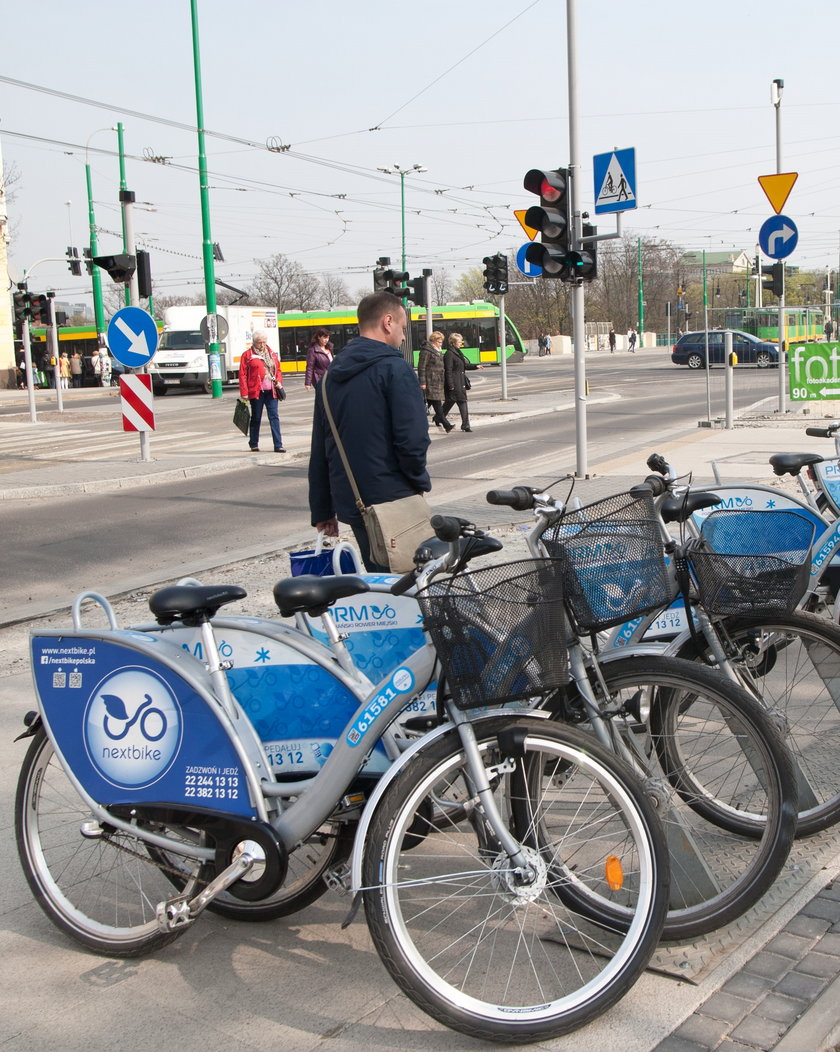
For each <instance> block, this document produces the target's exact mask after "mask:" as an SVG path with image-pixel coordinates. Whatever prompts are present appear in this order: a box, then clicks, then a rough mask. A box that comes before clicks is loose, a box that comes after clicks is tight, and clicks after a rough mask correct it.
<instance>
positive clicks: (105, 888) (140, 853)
mask: <svg viewBox="0 0 840 1052" xmlns="http://www.w3.org/2000/svg"><path fill="white" fill-rule="evenodd" d="M84 823H87V824H88V827H89V828H90V829H91V835H88V836H86V835H82V832H81V830H82V828H83V824H84ZM15 836H16V840H17V848H18V854H19V856H20V861H21V865H22V867H23V872H24V874H25V876H26V880H27V882H28V883H29V887H30V888H31V889H32V893H33V895H34V896H35V899H36V901H37V902H38V905H39V906H40V907H41V909H42V910H43V911H44V913H45V914H46V915H47V916H48V917H49V919H50V920H51V921H52V922H53V923H54V924H55V925H56V926H57V927H58V928H60V929H61V930H62V931H64V932H66V933H67V934H68V935H70V936H71V937H72V938H73V939H75V940H76V941H77V942H80V943H81V944H82V945H83V946H85V947H86V948H87V949H89V950H92V951H93V952H94V953H100V954H104V955H106V956H108V957H138V956H140V955H141V954H145V953H149V952H151V951H153V950H158V949H160V948H161V947H163V946H166V945H167V944H168V943H170V942H172V941H173V940H174V939H176V938H177V937H178V936H179V935H180V934H181V932H182V931H184V930H185V929H183V928H181V929H175V930H173V931H163V930H161V928H160V927H159V925H158V922H157V918H156V915H155V907H156V905H157V904H158V903H159V902H162V901H164V900H166V899H169V898H171V894H172V889H171V885H170V883H169V881H168V880H167V878H166V876H165V875H164V873H163V872H162V871H161V870H160V869H159V868H158V867H157V866H156V865H155V864H154V863H153V862H152V861H151V859H149V858H148V857H147V855H146V845H145V842H144V841H143V840H142V839H140V838H139V837H134V836H131V835H130V834H125V833H123V832H121V831H118V830H114V829H111V830H104V829H103V828H102V827H101V826H98V825H96V826H95V829H94V823H93V822H92V816H91V813H90V810H89V808H88V806H87V805H86V804H85V802H84V800H83V799H82V798H81V797H80V796H79V794H78V792H77V791H76V789H75V787H74V786H73V785H72V783H71V782H70V779H69V778H68V777H67V775H66V774H65V772H64V769H63V768H62V766H61V764H60V762H59V761H58V758H57V756H56V754H55V751H54V749H53V746H52V742H51V741H50V740H49V738H48V737H47V735H46V734H45V732H44V731H43V729H42V730H39V731H38V732H37V734H36V735H35V736H34V738H33V740H32V743H31V744H30V746H29V749H28V751H27V753H26V756H25V757H24V761H23V766H22V767H21V771H20V777H19V779H18V788H17V796H16V799H15ZM198 868H199V865H198V863H196V870H195V872H196V874H197V872H198Z"/></svg>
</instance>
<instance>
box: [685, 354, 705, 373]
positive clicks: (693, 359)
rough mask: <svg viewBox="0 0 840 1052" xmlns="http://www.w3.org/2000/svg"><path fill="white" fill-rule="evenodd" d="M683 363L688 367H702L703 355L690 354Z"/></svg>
mask: <svg viewBox="0 0 840 1052" xmlns="http://www.w3.org/2000/svg"><path fill="white" fill-rule="evenodd" d="M685 364H686V365H687V366H688V367H689V369H702V368H703V356H702V355H700V354H690V355H689V356H688V358H687V360H686V363H685Z"/></svg>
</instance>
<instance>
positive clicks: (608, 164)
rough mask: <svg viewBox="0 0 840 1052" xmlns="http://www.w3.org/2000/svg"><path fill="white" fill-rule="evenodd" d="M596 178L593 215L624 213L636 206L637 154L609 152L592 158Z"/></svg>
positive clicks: (631, 152) (627, 151)
mask: <svg viewBox="0 0 840 1052" xmlns="http://www.w3.org/2000/svg"><path fill="white" fill-rule="evenodd" d="M592 169H593V173H594V176H595V212H596V213H597V214H599V215H600V214H601V213H603V212H626V211H628V210H629V209H631V208H636V207H637V201H636V151H635V149H634V148H633V147H630V148H629V149H626V150H612V151H611V152H610V153H597V154H595V156H594V157H593V158H592Z"/></svg>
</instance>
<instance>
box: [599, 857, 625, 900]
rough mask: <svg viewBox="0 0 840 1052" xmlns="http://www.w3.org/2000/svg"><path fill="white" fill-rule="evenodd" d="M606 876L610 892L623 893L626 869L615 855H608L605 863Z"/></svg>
mask: <svg viewBox="0 0 840 1052" xmlns="http://www.w3.org/2000/svg"><path fill="white" fill-rule="evenodd" d="M604 876H605V877H606V878H607V885H608V887H609V889H610V891H621V889H622V888H623V887H624V869H623V867H622V865H621V861H620V860H619V859H618V858H616V856H615V855H607V860H606V862H605V863H604Z"/></svg>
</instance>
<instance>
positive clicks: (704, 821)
mask: <svg viewBox="0 0 840 1052" xmlns="http://www.w3.org/2000/svg"><path fill="white" fill-rule="evenodd" d="M601 671H602V674H603V677H604V681H605V683H606V685H607V689H608V691H609V697H608V698H607V699H605V709H608V710H611V711H616V710H620V709H621V708H622V706H623V705H624V703H625V702H627V701H628V700H630V699H635V701H636V702H638V700H639V696H640V692H642V694H643V695H644V696H645V697H646V698H647V700H648V701H649V703H650V718H649V721H648V723H647V724H646V725H641V724H639V725H636V727H635V728H634V729H632V730H630V732H629V733H630V734H631V735H633V736H634V742H635V743H641V744H637V747H636V758H637V762H638V763H639V766H640V773H641V774H642V775H643V777H645V779H646V782H647V785H648V787H649V790H650V791H651V793H652V795H653V796H654V797H655V798H656V799H657V801H658V803H659V805H660V818H661V819H662V823H663V827H664V829H665V833H666V838H667V840H668V843H669V850H670V872H671V892H670V904H669V910H668V916H667V918H666V920H665V926H664V929H663V938H664V939H667V940H674V941H686V940H691V939H696V938H699V937H700V936H702V935H706V934H708V933H709V932H711V931H714V930H715V929H716V928H719V927H721V926H722V925H724V924H728V923H730V922H731V921H733V920H735V919H736V918H737V917H739V916H741V914H742V913H744V912H745V911H746V910H747V909H749V908H750V907H751V906H753V905H755V903H756V902H757V901H758V900H759V899H760V898H761V896H762V895H763V894H764V893H765V891H767V889H768V888H769V887H770V885H771V884H772V883H773V881H774V880H775V878H776V877H777V876H778V874H779V872H780V871H781V869H782V867H783V866H784V863H785V860H786V859H787V856H788V853H789V851H790V847H791V844H792V842H793V837H794V833H795V829H796V782H795V778H794V774H793V766H792V763H791V759H790V755H789V753H788V752H787V750H786V748H785V746H784V743H783V741H782V738H781V735H780V733H779V731H778V729H777V728H776V726H775V725H774V724H773V723H772V721H771V720H770V718H769V717H768V715H767V713H766V712H765V711H764V710H763V709H762V707H761V706H760V705H759V704H758V702H757V701H756V700H755V699H754V698H752V697H751V696H750V695H749V694H748V693H747V692H746V691H745V690H744V689H743V688H741V687H738V686H737V685H735V684H733V683H732V682H731V681H729V680H727V679H725V678H724V677H723V676H721V674H720V673H719V672H717V671H716V670H714V669H709V668H702V667H700V666H698V665H697V664H696V663H689V662H686V661H682V660H680V659H678V658H671V657H664V656H650V655H647V656H642V655H639V656H637V657H633V656H628V657H624V658H621V659H619V660H617V661H612V662H606V663H604V664H603V665H602V666H601ZM624 727H625V729H626V728H627V724H625V725H624ZM701 730H702V731H703V732H704V733H702V734H700V733H699V731H701ZM748 752H749V753H750V755H752V757H753V760H754V762H755V765H756V766H758V768H759V769H758V770H756V769H755V767H754V766H753V765H752V764H750V763H749V762H748V761H747V758H746V757H747V753H748ZM699 764H702V765H703V766H702V777H701V776H700V775H699V774H698V773H697V772H698V765H699ZM592 910H593V913H592V915H593V916H595V917H596V918H597V917H602V918H603V919H604V920H605V921H608V922H609V921H612V922H616V921H617V918H616V915H615V911H614V909H613V908H612V906H611V905H609V904H607V905H605V904H603V903H598V902H593V903H592Z"/></svg>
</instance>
